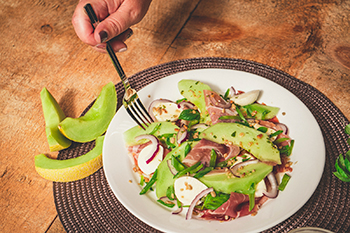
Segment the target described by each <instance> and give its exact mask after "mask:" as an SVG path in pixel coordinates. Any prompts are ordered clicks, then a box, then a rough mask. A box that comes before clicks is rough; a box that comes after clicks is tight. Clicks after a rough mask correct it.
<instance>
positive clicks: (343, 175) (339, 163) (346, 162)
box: [333, 124, 350, 182]
mask: <svg viewBox="0 0 350 233" xmlns="http://www.w3.org/2000/svg"><path fill="white" fill-rule="evenodd" d="M345 133H346V134H348V135H350V124H348V125H346V126H345ZM347 143H348V144H349V145H350V138H348V139H347ZM334 166H335V169H336V172H333V174H334V175H335V176H336V177H337V178H338V179H339V180H341V181H344V182H350V150H349V151H348V152H346V154H345V156H343V154H340V155H339V156H338V158H337V160H336V161H335V165H334Z"/></svg>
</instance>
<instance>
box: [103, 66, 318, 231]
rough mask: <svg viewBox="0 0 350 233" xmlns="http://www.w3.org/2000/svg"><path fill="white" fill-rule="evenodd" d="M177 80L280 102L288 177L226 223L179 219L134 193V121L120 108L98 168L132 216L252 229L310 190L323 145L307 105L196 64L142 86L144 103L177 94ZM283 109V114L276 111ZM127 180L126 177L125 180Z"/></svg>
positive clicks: (164, 226)
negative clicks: (288, 145) (253, 208)
mask: <svg viewBox="0 0 350 233" xmlns="http://www.w3.org/2000/svg"><path fill="white" fill-rule="evenodd" d="M182 79H193V80H199V81H202V82H204V83H206V84H209V85H210V87H211V88H212V89H213V90H214V91H218V92H219V93H224V92H225V91H226V90H227V88H229V87H230V86H233V87H235V89H236V90H243V91H246V92H247V91H250V90H257V89H258V90H262V94H261V96H260V98H259V102H263V103H266V104H267V105H272V106H277V107H280V112H279V114H278V118H279V120H280V122H283V123H285V124H287V125H288V127H289V130H290V136H291V137H292V138H293V139H295V145H294V150H293V154H292V155H291V160H292V162H295V164H294V165H293V172H292V178H291V180H290V182H289V183H288V185H287V187H286V189H285V191H283V192H280V193H279V196H278V197H277V198H276V199H273V200H269V201H268V202H267V203H266V204H265V205H263V207H262V208H261V209H260V210H259V212H258V214H257V215H256V216H246V217H242V218H238V219H236V220H233V221H230V222H224V223H223V222H217V221H203V220H196V219H191V220H185V218H184V216H183V215H172V214H171V212H170V210H169V209H167V208H166V207H163V206H160V205H159V204H158V203H156V201H155V198H154V195H153V193H154V192H153V193H152V194H147V195H143V196H140V195H139V192H140V190H141V188H140V186H139V185H138V182H139V179H138V178H137V177H136V176H135V174H134V172H133V171H132V164H131V160H130V158H129V156H128V154H127V151H126V148H125V145H124V141H123V136H122V134H123V132H124V131H126V130H127V129H129V128H131V127H133V126H135V125H136V124H135V123H134V122H133V121H132V119H131V118H130V117H129V116H128V114H127V113H126V111H125V109H124V108H123V107H122V108H121V109H120V110H119V111H118V112H117V113H116V115H115V117H114V118H113V120H112V122H111V124H110V125H109V128H108V130H107V133H106V137H105V141H104V145H103V166H104V172H105V175H106V178H107V181H108V184H109V185H110V187H111V189H112V190H113V192H114V194H115V195H116V197H117V198H118V200H119V201H120V202H121V203H122V204H123V205H124V206H125V207H126V208H127V209H128V210H129V211H130V212H131V213H132V214H134V215H135V216H136V217H138V218H139V219H140V220H142V221H143V222H145V223H147V224H148V225H150V226H152V227H154V228H156V229H158V230H161V231H164V232H191V231H192V230H196V231H198V232H201V233H205V232H229V231H230V232H231V231H232V230H233V229H234V232H235V233H239V232H258V231H263V230H265V229H268V228H270V227H273V226H275V225H277V224H278V223H280V222H282V221H283V220H285V219H287V218H288V217H290V216H291V215H293V214H294V213H295V212H297V211H298V210H299V209H300V208H301V207H302V206H303V205H304V204H305V203H306V202H307V201H308V199H309V198H310V197H311V195H312V194H313V192H314V191H315V189H316V187H317V185H318V183H319V181H320V179H321V176H322V173H323V169H324V164H325V146H324V141H323V137H322V133H321V130H320V128H319V126H318V124H317V122H316V120H315V118H314V117H313V115H312V114H311V112H310V111H309V110H308V108H307V107H306V106H305V105H304V104H303V103H302V102H301V101H300V100H299V99H298V98H297V97H296V96H295V95H293V94H292V93H290V92H289V91H288V90H287V89H285V88H283V87H281V86H279V85H278V84H276V83H274V82H272V81H270V80H268V79H265V78H262V77H260V76H257V75H254V74H251V73H246V72H242V71H234V70H226V69H199V70H192V71H185V72H181V73H177V74H174V75H171V76H168V77H166V78H163V79H160V80H158V81H156V82H154V83H151V84H149V85H148V86H146V87H144V88H143V89H142V90H141V91H140V92H139V96H140V98H141V99H142V101H143V103H144V104H145V105H146V106H148V105H149V103H150V102H151V101H152V100H153V99H157V98H167V99H171V100H177V99H180V98H182V96H181V95H180V93H179V91H178V89H177V84H178V82H179V81H180V80H182ZM282 113H283V114H282ZM130 181H131V182H130Z"/></svg>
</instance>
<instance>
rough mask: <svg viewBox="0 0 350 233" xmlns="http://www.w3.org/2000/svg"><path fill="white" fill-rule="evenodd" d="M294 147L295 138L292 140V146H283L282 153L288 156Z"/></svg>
mask: <svg viewBox="0 0 350 233" xmlns="http://www.w3.org/2000/svg"><path fill="white" fill-rule="evenodd" d="M293 147H294V140H292V141H291V142H290V146H289V145H286V146H284V147H282V149H280V153H281V154H284V155H286V156H290V155H291V154H292V151H293Z"/></svg>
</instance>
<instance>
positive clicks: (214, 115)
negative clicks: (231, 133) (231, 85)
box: [203, 90, 237, 124]
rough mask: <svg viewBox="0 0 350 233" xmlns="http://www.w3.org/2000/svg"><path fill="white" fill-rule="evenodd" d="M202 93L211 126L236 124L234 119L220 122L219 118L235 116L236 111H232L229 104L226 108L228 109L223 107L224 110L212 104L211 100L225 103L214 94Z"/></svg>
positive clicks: (209, 92)
mask: <svg viewBox="0 0 350 233" xmlns="http://www.w3.org/2000/svg"><path fill="white" fill-rule="evenodd" d="M203 93H204V99H205V105H206V108H207V111H208V113H209V116H210V119H211V121H212V124H216V123H218V122H236V121H237V120H235V119H226V120H220V119H219V118H220V117H222V116H237V112H236V110H234V109H232V108H231V106H232V105H229V104H228V106H230V107H225V108H223V107H221V106H218V105H215V103H213V100H216V101H219V102H226V101H225V100H224V99H222V97H221V96H220V95H219V94H217V93H216V92H213V91H209V90H203Z"/></svg>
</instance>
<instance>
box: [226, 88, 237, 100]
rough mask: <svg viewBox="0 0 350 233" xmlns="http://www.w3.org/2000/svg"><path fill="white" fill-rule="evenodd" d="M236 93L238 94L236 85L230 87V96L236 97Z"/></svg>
mask: <svg viewBox="0 0 350 233" xmlns="http://www.w3.org/2000/svg"><path fill="white" fill-rule="evenodd" d="M235 95H237V92H236V89H235V88H234V87H230V90H229V94H228V97H230V98H231V97H234V96H235Z"/></svg>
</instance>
